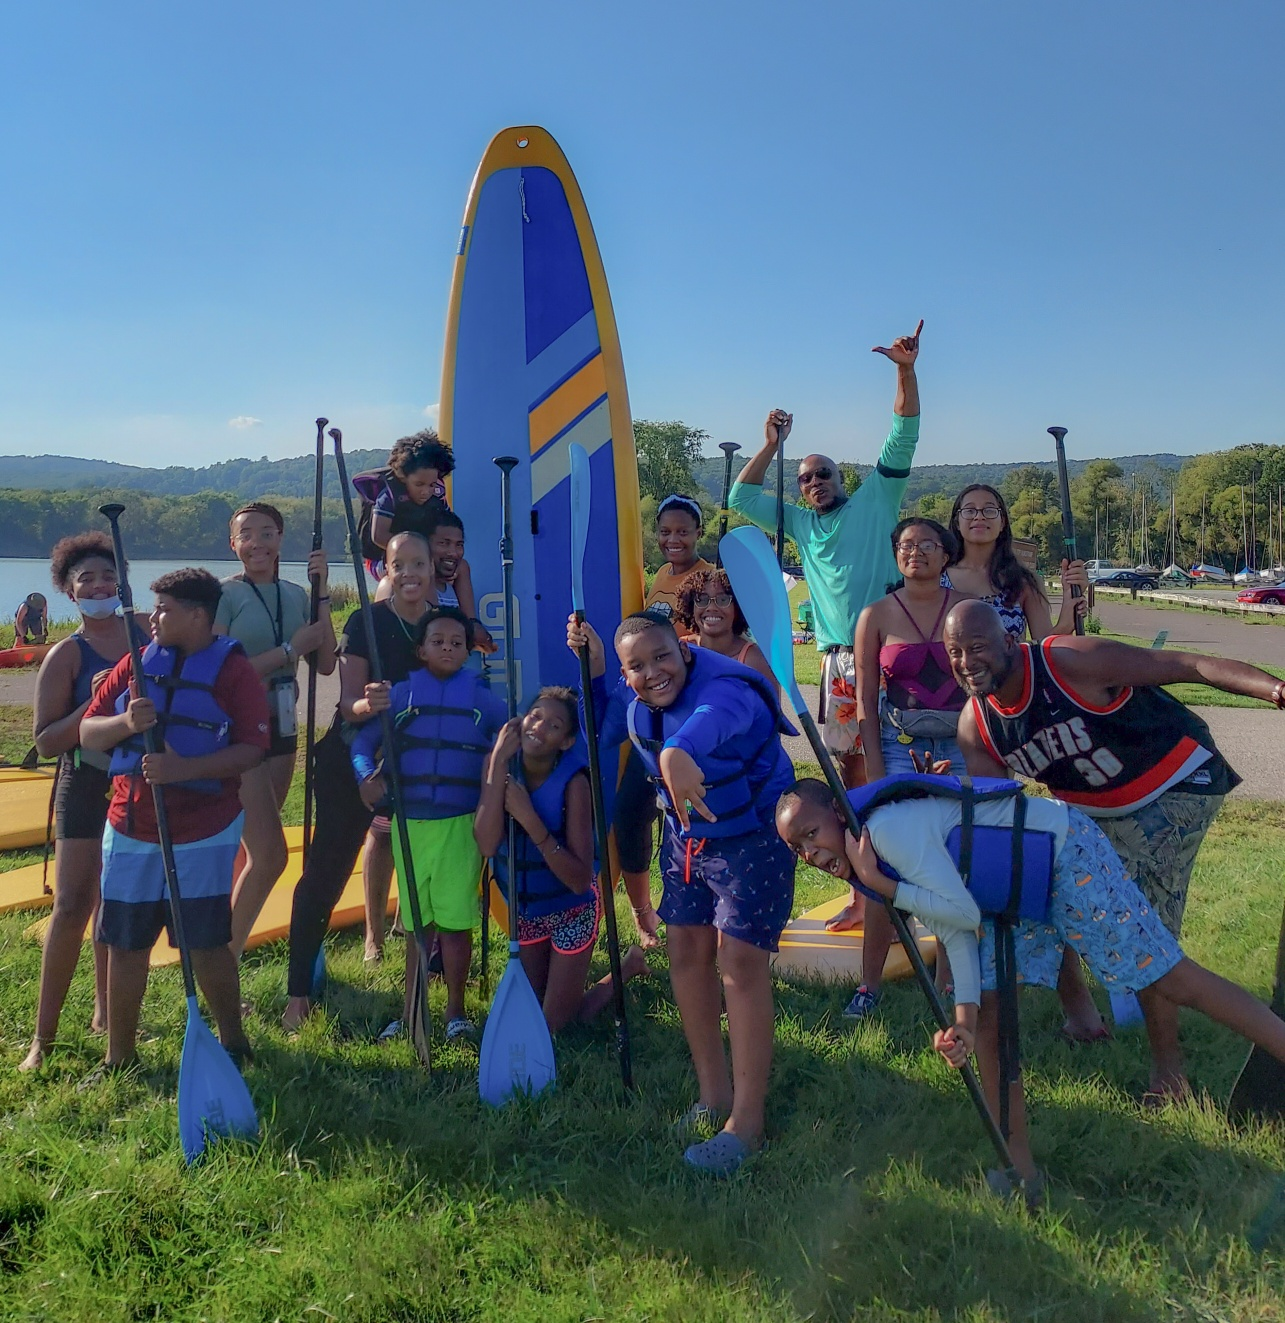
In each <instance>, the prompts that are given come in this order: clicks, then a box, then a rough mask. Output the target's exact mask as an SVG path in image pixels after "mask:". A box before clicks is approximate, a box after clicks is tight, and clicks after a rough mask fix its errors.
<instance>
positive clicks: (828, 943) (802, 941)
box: [772, 893, 937, 987]
mask: <svg viewBox="0 0 1285 1323" xmlns="http://www.w3.org/2000/svg"><path fill="white" fill-rule="evenodd" d="M847 903H848V897H847V894H846V893H845V894H844V895H842V896H836V897H835V898H834V900H827V901H826V902H825V903H824V904H822V905H818V906H816V907H815V908H814V909H810V910H808V911H807V912H806V913H805V914H800V915H799V917H798V918H797V919H792V920H791V921H790V922H789V923H787V924H786V925H785V931H784V932H783V933H782V934H781V942H780V950H779V951H777V953H776V955H774V956H773V957H772V972H773V973H774V974H776V975H778V976H779V977H781V978H786V979H789V978H798V979H806V980H809V981H816V982H822V983H839V982H842V983H851V984H852V985H853V986H854V987H855V986H856V985H857V984H858V983H860V982H861V979H862V977H863V973H862V960H861V956H862V947H863V945H864V940H865V934H864V933H863V932H862V930H861V929H860V928H855V929H853V930H852V931H850V932H843V933H829V932H826V930H825V924H826V920H827V919H832V918H834V916H835V915H836V914H838V913H839V911H840V910H841V909H843V907H844V906H845V905H846V904H847ZM910 927H911V931H912V932H913V933H914V935H915V940H916V941H917V942H918V944H919V954H920V955H922V956H923V958H924V963H925V964H926V965H928V966H930V967H931V966H932V964H933V962H934V961H935V960H936V958H937V940H936V938H934V937H933V935H932V934H931V933H930V932H929V931H928V929H927V928H925V927H924V926H923V924H921V923H919V922H917V921H914V920H912V921H911V925H910ZM912 973H913V970H912V969H911V967H910V958H909V957H908V956H907V955H906V953H905V951H903V950H902V948H901V944H900V943H899V942H894V943H893V944H892V947H891V949H890V950H889V951H888V959H887V960H886V961H885V962H884V967H883V976H884V978H888V979H897V978H909V977H910V976H911V974H912Z"/></svg>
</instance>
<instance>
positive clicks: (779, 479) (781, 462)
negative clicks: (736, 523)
mask: <svg viewBox="0 0 1285 1323" xmlns="http://www.w3.org/2000/svg"><path fill="white" fill-rule="evenodd" d="M728 463H729V464H730V463H731V461H730V459H729V461H728ZM720 540H721V539H720ZM776 563H777V565H778V566H779V567H780V569H781V570H782V571H784V570H785V437H784V436H782V435H781V425H780V424H779V423H778V424H777V427H776ZM791 637H793V636H791Z"/></svg>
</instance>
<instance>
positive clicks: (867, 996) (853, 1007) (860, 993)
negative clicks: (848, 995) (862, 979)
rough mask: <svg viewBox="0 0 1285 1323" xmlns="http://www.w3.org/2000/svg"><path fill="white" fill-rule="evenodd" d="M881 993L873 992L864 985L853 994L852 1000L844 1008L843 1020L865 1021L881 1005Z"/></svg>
mask: <svg viewBox="0 0 1285 1323" xmlns="http://www.w3.org/2000/svg"><path fill="white" fill-rule="evenodd" d="M879 995H880V994H879V993H877V992H871V991H870V989H869V988H868V987H866V985H865V984H864V983H863V984H862V985H861V986H860V987H859V988H858V989H857V990H856V992H854V993H853V994H852V1000H851V1001H850V1002H849V1003H848V1004H847V1005H846V1006H845V1007H844V1008H843V1018H844V1019H845V1020H864V1019H865V1018H866V1016H867V1015H871V1014H873V1013H874V1011H875V1010H876V1008H877V1007H878V1005H879Z"/></svg>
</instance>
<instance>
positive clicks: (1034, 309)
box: [0, 0, 1285, 464]
mask: <svg viewBox="0 0 1285 1323" xmlns="http://www.w3.org/2000/svg"><path fill="white" fill-rule="evenodd" d="M3 31H4V36H3V42H2V43H0V171H2V174H0V179H2V180H3V186H2V193H0V195H2V196H3V197H4V199H5V205H4V206H3V207H2V208H0V435H2V437H3V440H0V448H3V450H5V451H6V452H9V453H20V452H21V453H44V452H56V453H63V454H75V455H97V456H100V457H102V458H110V459H116V460H122V461H126V462H133V463H142V464H163V463H190V464H201V463H208V462H210V461H212V460H215V459H223V458H229V457H232V456H236V455H255V456H257V455H261V454H267V455H271V456H280V455H290V454H301V453H304V452H305V451H306V450H307V449H308V448H309V446H310V445H311V437H312V426H311V420H312V418H313V417H314V416H315V415H316V414H317V413H318V412H324V413H327V414H329V416H330V417H331V418H332V419H334V420H336V421H339V422H341V423H342V424H343V425H344V427H345V433H346V436H347V437H348V439H349V444H350V445H371V446H379V445H383V444H385V443H386V442H388V441H390V440H392V439H393V438H395V437H396V436H398V435H401V434H402V433H404V432H406V431H409V430H413V429H414V428H416V427H417V426H420V425H422V422H423V419H424V410H425V409H426V407H428V406H431V405H433V404H434V403H435V401H436V400H437V398H438V381H439V374H440V362H441V345H442V331H443V323H444V318H445V308H446V296H447V290H448V285H449V280H450V272H451V262H452V256H453V253H454V246H455V241H456V236H457V233H458V227H459V221H460V216H461V213H462V210H463V206H464V201H465V196H466V193H467V190H468V185H469V182H470V180H471V178H472V174H473V171H474V169H475V167H476V165H477V162H478V160H479V159H480V157H481V154H482V151H483V149H484V147H485V146H486V143H487V141H488V140H489V139H490V137H491V136H492V135H493V134H494V133H495V132H497V131H498V130H499V129H501V128H503V127H505V126H507V125H510V124H523V123H538V124H542V125H544V126H545V127H546V128H548V129H549V130H550V131H551V132H552V133H553V134H554V136H555V137H557V138H558V140H559V141H560V143H561V144H562V146H563V149H564V150H565V151H566V153H567V155H568V157H569V159H570V161H571V163H572V166H573V168H574V169H575V170H576V173H577V175H578V177H579V180H580V183H581V187H582V189H583V191H584V193H585V197H586V200H587V202H588V205H589V210H590V213H591V215H592V216H593V219H594V223H595V227H596V230H597V233H598V239H599V243H600V246H601V248H602V252H603V258H604V261H605V264H606V268H607V276H608V280H609V282H610V285H611V289H612V294H613V298H614V301H615V305H616V313H617V319H618V321H619V325H620V332H621V339H622V343H623V347H624V353H625V365H626V370H627V373H628V377H629V386H630V395H631V401H632V405H633V410H634V414H635V416H637V417H650V418H682V419H684V420H686V421H687V422H689V423H692V424H694V425H697V426H700V427H703V428H705V429H706V430H708V431H709V432H710V433H711V434H712V436H713V438H714V439H715V440H725V439H731V440H739V441H741V442H742V443H744V444H747V445H748V444H752V443H755V442H756V441H757V438H758V437H759V435H760V425H761V419H762V417H763V414H764V413H765V411H766V410H767V408H768V407H770V406H773V405H781V406H783V407H785V408H790V409H792V410H793V411H794V413H795V416H796V437H797V438H798V444H799V445H801V446H802V445H804V444H805V443H806V446H807V448H809V449H821V450H828V451H830V452H831V453H834V454H836V455H838V456H839V457H845V458H857V459H870V458H872V457H873V454H874V452H875V450H876V449H877V446H878V444H879V441H880V440H881V439H882V436H883V434H884V432H885V431H886V426H887V420H886V416H887V413H888V410H889V406H890V403H891V398H892V369H891V366H890V365H889V364H887V363H886V362H885V361H884V360H883V359H881V358H879V357H878V356H876V355H872V354H871V353H870V352H869V350H870V346H871V345H873V344H876V343H887V341H888V339H889V338H890V337H891V336H894V335H896V334H899V333H904V332H907V331H909V330H911V329H913V327H914V324H915V321H916V319H917V318H919V317H923V318H924V319H925V321H926V326H925V330H924V339H923V356H922V360H921V365H920V368H921V370H920V376H921V382H922V387H923V392H924V424H923V433H922V441H921V445H920V452H919V457H920V460H921V461H922V462H960V463H962V462H968V461H970V460H979V459H985V460H1009V459H1024V458H1038V457H1047V453H1046V452H1049V444H1048V438H1047V437H1046V436H1045V433H1044V429H1045V427H1047V426H1048V425H1049V424H1050V423H1061V424H1064V425H1065V426H1067V427H1069V428H1070V429H1071V434H1070V436H1069V437H1068V442H1067V445H1068V450H1069V451H1070V452H1071V453H1072V454H1080V455H1091V454H1092V455H1101V454H1108V455H1109V454H1136V453H1143V452H1149V451H1163V450H1173V451H1179V452H1194V451H1198V450H1203V449H1212V448H1219V447H1222V446H1227V445H1232V444H1236V443H1239V442H1242V441H1255V440H1258V441H1273V442H1278V443H1279V442H1285V373H1283V372H1282V371H1281V366H1280V365H1281V362H1282V359H1283V358H1285V325H1283V324H1282V317H1281V309H1282V307H1283V306H1285V298H1283V297H1282V296H1283V295H1285V278H1283V275H1282V270H1283V259H1282V248H1283V244H1282V239H1283V236H1285V184H1283V181H1282V165H1281V162H1282V148H1281V143H1282V129H1285V90H1283V87H1285V84H1283V82H1282V79H1281V77H1280V58H1281V51H1282V49H1285V42H1283V40H1282V38H1285V7H1282V6H1281V5H1280V4H1279V2H1278V0H1262V2H1261V3H1251V2H1241V0H1226V2H1225V3H1222V4H1219V5H1208V4H1194V3H1190V0H1170V2H1168V3H1130V4H1125V5H1121V4H1118V3H1112V4H1108V3H1098V2H1097V0H1077V3H1075V4H1073V5H1068V4H1063V5H1051V4H1042V3H1030V0H1024V2H1022V3H986V2H985V0H981V2H980V3H972V4H960V3H957V0H950V2H947V0H940V2H936V0H924V2H923V3H919V4H915V5H909V4H904V3H902V4H887V5H882V6H875V5H873V4H868V3H844V4H839V3H830V4H824V5H799V4H796V5H785V4H762V3H752V2H751V3H742V4H739V5H735V6H733V5H730V4H712V3H701V2H700V0H690V2H689V3H686V4H682V3H668V2H667V0H651V2H650V3H648V4H646V5H642V4H633V5H611V4H602V3H597V4H587V3H586V4H560V3H553V2H550V0H546V2H545V3H541V4H538V5H537V4H530V3H527V4H508V3H492V4H473V5H450V6H446V5H441V4H438V3H432V2H431V0H420V2H419V3H403V2H401V0H390V2H388V3H367V4H360V5H359V4H355V3H353V4H334V3H326V2H325V0H312V2H311V3H308V4H300V3H287V2H285V0H257V3H252V4H251V3H240V2H238V0H223V2H222V3H219V4H217V5H215V4H211V3H207V4H205V5H175V4H162V3H155V4H139V3H129V2H128V0H123V2H120V3H113V4H111V5H102V4H83V5H73V4H61V3H57V2H56V0H53V2H51V3H49V4H45V5H27V6H22V7H17V6H11V7H9V8H8V9H7V11H6V16H5V22H4V30H3ZM232 420H237V422H239V423H240V424H241V425H239V426H237V425H233V421H232ZM249 420H256V421H249Z"/></svg>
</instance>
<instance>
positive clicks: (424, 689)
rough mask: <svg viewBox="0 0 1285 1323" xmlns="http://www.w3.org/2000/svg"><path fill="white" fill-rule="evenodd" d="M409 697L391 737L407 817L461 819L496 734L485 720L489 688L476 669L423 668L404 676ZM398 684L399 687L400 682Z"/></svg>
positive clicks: (473, 802)
mask: <svg viewBox="0 0 1285 1323" xmlns="http://www.w3.org/2000/svg"><path fill="white" fill-rule="evenodd" d="M405 683H406V685H408V686H409V689H410V693H409V701H408V702H407V704H406V705H405V706H404V707H402V708H401V709H400V710H398V711H396V712H394V713H393V740H394V743H395V744H396V746H397V749H396V752H397V767H398V770H399V771H400V773H401V782H402V794H403V795H404V796H405V800H406V802H405V804H404V805H401V806H400V807H401V808H402V809H403V811H404V812H405V814H406V816H407V817H408V818H422V819H438V818H457V817H459V816H460V815H461V814H463V813H472V812H473V811H474V810H475V809H476V808H477V801H478V799H479V798H480V796H481V793H482V772H483V769H484V768H485V766H486V759H487V756H488V754H490V752H491V744H492V734H493V732H491V731H490V730H488V729H487V727H485V726H484V725H483V719H484V712H485V707H484V706H483V703H482V698H483V696H485V698H486V699H487V700H488V701H487V703H486V705H485V706H486V707H489V706H490V702H489V700H490V687H489V686H488V685H486V684H485V683H484V682H483V680H482V677H481V676H480V675H479V674H478V673H477V672H476V671H470V670H462V671H457V672H456V673H455V674H454V675H452V676H451V677H450V679H449V680H439V679H437V677H436V676H434V675H431V674H430V673H429V672H428V671H426V670H424V669H422V668H421V669H419V670H415V671H412V672H411V674H410V676H409V678H408V679H407V680H406V682H405ZM398 688H399V689H400V688H401V686H400V685H399V686H398Z"/></svg>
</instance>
